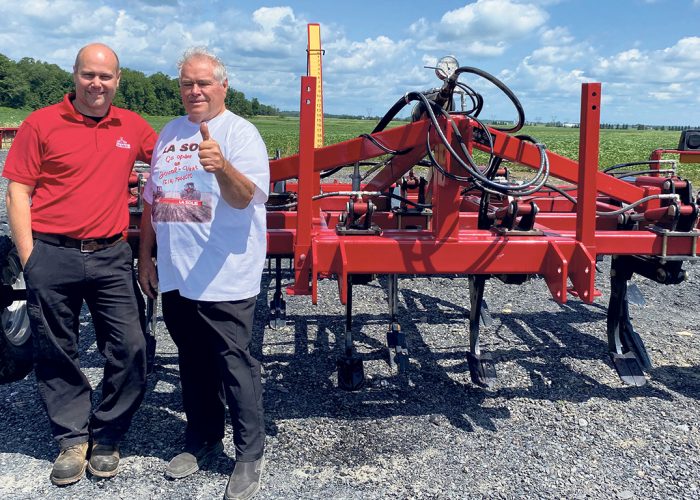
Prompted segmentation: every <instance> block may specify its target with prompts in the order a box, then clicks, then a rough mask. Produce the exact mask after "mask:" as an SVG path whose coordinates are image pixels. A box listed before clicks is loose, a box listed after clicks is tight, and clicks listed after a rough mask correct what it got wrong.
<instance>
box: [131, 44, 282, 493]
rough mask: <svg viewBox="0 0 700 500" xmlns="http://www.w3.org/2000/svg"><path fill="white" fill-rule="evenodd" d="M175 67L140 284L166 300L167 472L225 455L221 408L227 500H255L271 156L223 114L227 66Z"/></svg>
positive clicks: (192, 57) (205, 57)
mask: <svg viewBox="0 0 700 500" xmlns="http://www.w3.org/2000/svg"><path fill="white" fill-rule="evenodd" d="M178 69H179V73H180V80H179V81H180V95H181V97H182V102H183V104H184V106H185V110H186V111H187V115H186V116H182V117H180V118H176V119H175V120H173V121H171V122H170V123H168V124H167V125H166V126H165V127H164V128H163V130H162V131H161V133H160V136H159V137H158V142H157V143H156V147H155V149H154V151H153V161H152V163H151V175H150V177H149V180H148V182H147V184H146V188H145V190H144V198H145V201H146V203H145V206H144V211H143V216H142V219H141V236H140V240H141V243H140V249H139V283H140V284H141V287H142V288H143V290H145V292H146V294H147V295H149V296H150V297H155V296H156V294H157V293H158V290H160V292H161V293H162V305H163V319H164V321H165V324H166V326H167V327H168V331H169V332H170V335H171V336H172V338H173V340H174V341H175V344H176V345H177V347H178V360H179V365H180V379H181V383H182V399H183V404H184V408H185V414H186V416H187V427H186V431H185V449H184V451H183V453H180V454H179V455H177V456H176V457H175V458H173V459H172V460H171V461H170V463H169V464H168V466H167V468H166V471H165V474H166V476H168V477H170V478H172V479H179V478H183V477H186V476H189V475H190V474H192V473H194V472H196V471H197V470H199V467H200V465H201V464H202V463H204V462H206V461H207V460H209V459H211V458H213V457H214V456H216V455H218V454H220V453H221V452H222V451H223V444H222V438H223V437H224V427H225V417H224V415H225V403H226V404H228V408H229V413H230V415H231V420H232V423H233V437H234V439H233V441H234V445H235V449H236V465H235V467H234V470H233V472H232V474H231V477H230V479H229V482H228V485H227V486H226V492H225V498H227V499H240V498H251V497H252V496H253V495H254V494H255V493H256V492H257V491H258V489H259V487H260V475H261V473H262V466H263V452H264V444H265V423H264V418H263V406H262V385H261V381H260V362H259V361H258V360H256V359H255V358H254V357H253V356H251V354H250V342H251V336H252V327H253V313H254V310H255V302H256V297H257V295H258V293H259V291H260V280H261V276H262V271H263V267H264V263H265V253H266V214H265V201H266V200H267V195H268V190H269V182H270V173H269V165H268V159H267V149H266V147H265V144H264V143H263V141H262V139H261V137H260V134H259V133H258V131H257V129H256V128H255V127H254V126H253V125H252V124H251V123H250V122H248V121H246V120H244V119H243V118H241V117H239V116H236V115H234V114H233V113H231V112H230V111H228V110H227V109H226V106H225V102H224V100H225V98H226V91H227V89H228V79H227V75H226V68H225V66H224V65H223V64H222V62H221V61H220V60H219V59H218V58H217V57H216V56H214V55H212V54H211V53H209V52H208V51H207V50H206V49H203V48H192V49H188V50H187V51H186V52H185V54H184V56H183V58H182V59H181V60H180V62H179V63H178ZM156 243H157V262H158V268H157V272H156V267H155V265H154V262H153V259H152V254H153V248H154V246H156Z"/></svg>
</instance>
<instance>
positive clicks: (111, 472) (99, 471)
mask: <svg viewBox="0 0 700 500" xmlns="http://www.w3.org/2000/svg"><path fill="white" fill-rule="evenodd" d="M88 470H89V471H90V474H92V475H93V476H96V477H102V478H108V477H114V476H116V475H117V472H118V471H119V446H118V445H116V444H98V443H95V444H93V445H92V450H91V451H90V461H89V462H88Z"/></svg>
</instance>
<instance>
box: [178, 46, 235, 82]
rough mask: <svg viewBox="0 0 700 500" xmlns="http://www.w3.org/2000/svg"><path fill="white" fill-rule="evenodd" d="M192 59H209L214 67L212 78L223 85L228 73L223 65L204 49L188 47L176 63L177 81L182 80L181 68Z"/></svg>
mask: <svg viewBox="0 0 700 500" xmlns="http://www.w3.org/2000/svg"><path fill="white" fill-rule="evenodd" d="M192 59H209V60H210V61H211V62H212V64H213V65H214V78H215V79H216V81H218V82H219V83H220V84H222V85H223V84H224V82H225V81H226V80H227V79H228V73H227V72H226V66H224V63H223V62H222V61H221V59H219V58H218V57H217V56H216V55H214V54H213V53H212V52H210V51H209V50H208V49H207V48H206V47H190V48H189V49H187V50H185V52H184V53H183V54H182V57H181V58H180V60H179V61H178V62H177V74H178V78H179V79H182V67H183V66H184V65H185V64H187V63H188V62H190V61H191V60H192Z"/></svg>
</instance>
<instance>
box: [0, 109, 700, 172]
mask: <svg viewBox="0 0 700 500" xmlns="http://www.w3.org/2000/svg"><path fill="white" fill-rule="evenodd" d="M28 114H29V111H27V110H18V109H11V108H3V107H0V127H2V126H18V125H19V124H20V123H21V122H22V120H23V119H24V118H25V117H26V116H27V115H28ZM144 118H145V119H146V120H147V121H148V122H149V123H150V124H151V125H152V126H153V128H154V129H156V130H157V131H160V129H162V128H163V126H164V125H165V124H166V123H167V122H168V121H170V120H171V119H172V118H174V117H172V116H148V115H146V116H144ZM251 121H252V122H253V124H255V126H256V127H257V128H258V130H259V131H260V134H261V135H262V137H263V139H264V140H265V144H266V145H267V149H268V152H269V153H270V156H274V155H275V151H276V150H278V149H279V150H280V151H281V154H282V156H288V155H292V154H294V153H296V152H297V151H298V144H299V142H298V135H299V119H298V118H293V117H271V116H258V117H254V118H252V119H251ZM375 125H376V122H374V121H373V120H352V119H339V118H327V119H326V120H325V121H324V135H325V144H335V143H337V142H341V141H345V140H347V139H351V138H353V137H357V136H358V135H360V134H363V133H368V132H371V131H372V129H373V128H374V126H375ZM521 133H525V134H528V135H531V136H533V137H535V138H536V139H537V140H539V141H540V142H543V143H545V144H546V145H547V147H548V148H549V149H550V150H551V151H554V152H555V153H558V154H561V155H563V156H566V157H568V158H572V159H574V160H575V159H577V158H578V142H579V141H578V138H579V130H578V129H574V128H563V127H545V126H536V127H525V128H524V129H523V130H522V131H521ZM679 136H680V132H677V131H665V130H610V129H604V130H601V131H600V166H601V168H604V167H608V166H611V165H616V164H618V163H626V162H633V161H643V160H645V159H647V158H648V157H649V154H650V153H651V152H652V151H653V150H655V149H658V148H666V149H673V148H675V147H677V146H678V138H679ZM679 175H681V176H682V177H686V178H688V179H690V180H691V181H693V182H694V183H695V184H698V182H700V164H698V163H690V164H681V165H680V166H679Z"/></svg>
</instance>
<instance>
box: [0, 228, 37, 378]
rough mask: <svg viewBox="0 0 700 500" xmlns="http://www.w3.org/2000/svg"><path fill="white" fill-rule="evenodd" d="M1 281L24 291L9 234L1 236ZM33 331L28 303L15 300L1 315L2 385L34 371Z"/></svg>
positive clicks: (0, 355)
mask: <svg viewBox="0 0 700 500" xmlns="http://www.w3.org/2000/svg"><path fill="white" fill-rule="evenodd" d="M0 278H2V284H3V285H10V286H12V288H15V289H24V275H23V274H22V266H21V265H20V261H19V256H18V255H17V249H16V248H15V246H14V244H13V243H12V240H11V239H10V237H9V236H7V235H2V236H0ZM30 337H31V329H30V328H29V317H28V316H27V303H26V301H24V300H22V301H15V302H13V303H12V304H10V305H9V306H7V307H5V308H4V309H3V310H2V312H1V313H0V384H4V383H7V382H13V381H15V380H21V379H23V378H24V377H26V376H27V374H28V373H29V372H30V371H31V369H32V342H31V340H30Z"/></svg>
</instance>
